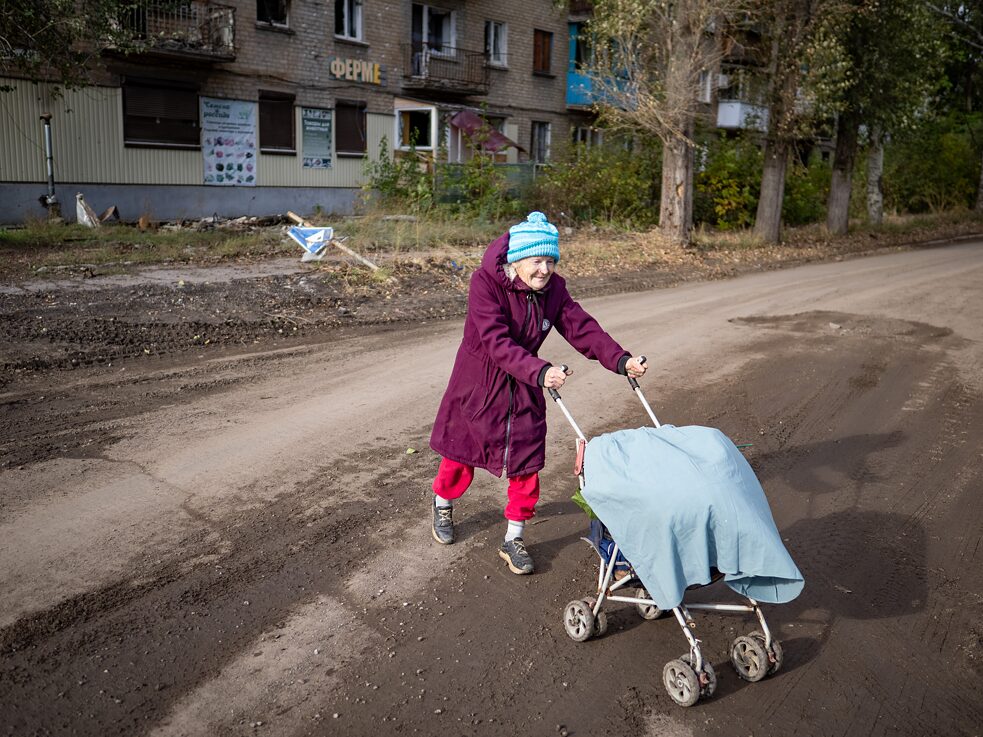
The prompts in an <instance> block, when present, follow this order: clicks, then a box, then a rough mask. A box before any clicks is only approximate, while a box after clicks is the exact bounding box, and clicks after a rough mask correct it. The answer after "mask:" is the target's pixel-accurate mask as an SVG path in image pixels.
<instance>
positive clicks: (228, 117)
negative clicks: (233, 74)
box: [201, 97, 257, 187]
mask: <svg viewBox="0 0 983 737" xmlns="http://www.w3.org/2000/svg"><path fill="white" fill-rule="evenodd" d="M256 151H257V148H256V103H255V102H246V101H244V100H219V99H216V98H213V97H202V98H201V154H202V158H203V159H204V165H205V180H204V181H205V184H211V185H221V186H236V185H239V186H244V187H255V186H256Z"/></svg>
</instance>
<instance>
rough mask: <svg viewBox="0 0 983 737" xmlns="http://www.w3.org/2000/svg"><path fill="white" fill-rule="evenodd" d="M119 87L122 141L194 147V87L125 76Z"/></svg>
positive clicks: (197, 136)
mask: <svg viewBox="0 0 983 737" xmlns="http://www.w3.org/2000/svg"><path fill="white" fill-rule="evenodd" d="M122 90H123V141H124V142H125V143H126V144H135V145H159V146H174V147H180V148H197V147H198V146H200V145H201V141H200V137H201V133H200V129H199V127H198V88H197V86H196V85H193V84H186V83H181V82H171V81H162V80H145V79H132V78H131V79H127V80H124V82H123V84H122Z"/></svg>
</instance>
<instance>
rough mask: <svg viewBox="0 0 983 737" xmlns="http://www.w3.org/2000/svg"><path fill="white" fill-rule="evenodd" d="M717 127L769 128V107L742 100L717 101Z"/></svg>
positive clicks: (732, 128)
mask: <svg viewBox="0 0 983 737" xmlns="http://www.w3.org/2000/svg"><path fill="white" fill-rule="evenodd" d="M717 127H718V128H724V129H727V130H738V129H741V130H758V131H765V130H768V108H767V107H765V106H764V105H754V104H752V103H749V102H744V101H742V100H720V101H719V102H718V103H717Z"/></svg>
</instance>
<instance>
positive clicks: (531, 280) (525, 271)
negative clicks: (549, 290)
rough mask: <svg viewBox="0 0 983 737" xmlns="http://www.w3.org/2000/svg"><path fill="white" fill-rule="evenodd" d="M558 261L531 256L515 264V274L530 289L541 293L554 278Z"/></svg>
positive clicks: (545, 257) (547, 257)
mask: <svg viewBox="0 0 983 737" xmlns="http://www.w3.org/2000/svg"><path fill="white" fill-rule="evenodd" d="M555 268H556V261H554V260H553V259H552V258H550V257H549V256H530V257H529V258H524V259H521V260H519V261H516V262H515V273H516V275H517V276H518V277H519V278H520V279H522V281H523V283H525V284H526V285H527V286H528V287H529V288H530V289H534V290H535V291H537V292H538V291H539V290H540V289H542V288H543V287H545V286H546V283H547V282H548V281H549V280H550V277H551V276H553V269H555Z"/></svg>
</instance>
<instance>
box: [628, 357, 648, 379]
mask: <svg viewBox="0 0 983 737" xmlns="http://www.w3.org/2000/svg"><path fill="white" fill-rule="evenodd" d="M645 369H646V366H645V364H644V363H642V362H641V360H640V359H639V358H638V357H637V356H634V357H632V358H629V359H628V363H626V364H625V371H627V372H628V376H629V377H630V378H632V379H640V378H641V377H642V375H644V374H645Z"/></svg>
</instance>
